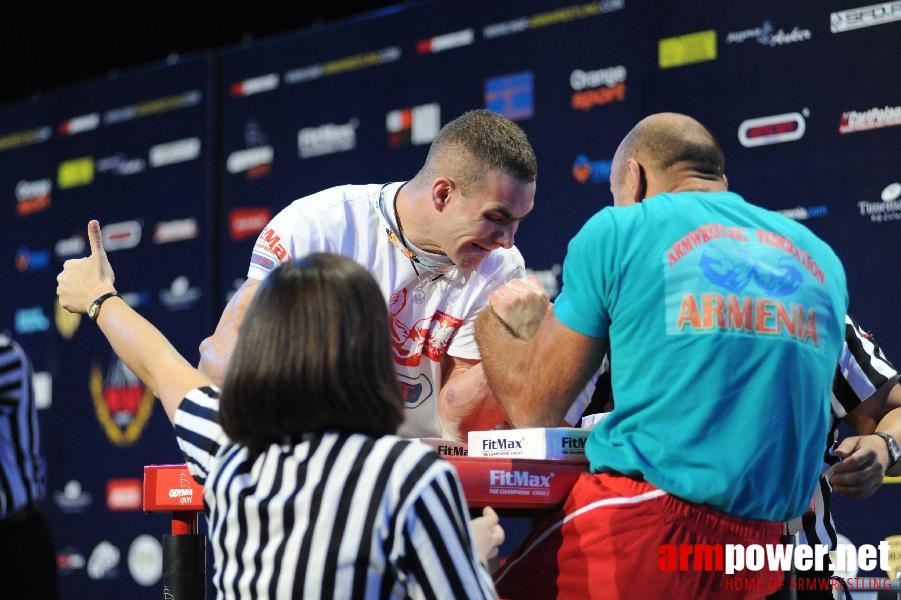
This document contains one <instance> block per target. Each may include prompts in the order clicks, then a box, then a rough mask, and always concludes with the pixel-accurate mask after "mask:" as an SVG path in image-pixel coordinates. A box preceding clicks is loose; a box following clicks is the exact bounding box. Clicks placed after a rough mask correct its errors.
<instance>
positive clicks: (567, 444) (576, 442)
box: [561, 437, 586, 449]
mask: <svg viewBox="0 0 901 600" xmlns="http://www.w3.org/2000/svg"><path fill="white" fill-rule="evenodd" d="M585 439H586V438H568V437H566V438H563V439H562V440H561V442H562V446H563V447H564V448H573V449H581V448H584V447H585Z"/></svg>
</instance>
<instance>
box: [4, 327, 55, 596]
mask: <svg viewBox="0 0 901 600" xmlns="http://www.w3.org/2000/svg"><path fill="white" fill-rule="evenodd" d="M39 442H40V436H39V435H38V418H37V410H36V408H35V405H34V394H33V393H32V389H31V364H30V363H29V362H28V357H27V356H26V355H25V352H23V351H22V348H21V346H19V344H17V343H16V342H15V341H13V340H12V339H11V338H10V337H9V336H8V335H6V334H0V598H36V599H44V598H56V597H57V587H58V581H57V580H58V575H57V569H56V551H55V548H54V544H53V538H52V536H51V533H50V525H49V524H48V523H47V519H46V518H45V517H44V515H43V514H41V512H40V511H39V510H38V507H37V503H38V502H39V501H40V500H43V498H44V493H45V480H44V465H43V462H42V459H41V456H40V452H39Z"/></svg>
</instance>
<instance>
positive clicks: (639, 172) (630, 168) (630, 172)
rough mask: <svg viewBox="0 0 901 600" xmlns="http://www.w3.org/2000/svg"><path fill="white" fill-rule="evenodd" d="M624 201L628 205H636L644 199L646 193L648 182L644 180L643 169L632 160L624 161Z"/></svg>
mask: <svg viewBox="0 0 901 600" xmlns="http://www.w3.org/2000/svg"><path fill="white" fill-rule="evenodd" d="M625 172H626V173H625V176H626V190H627V192H628V196H627V197H626V200H627V201H628V202H629V203H630V204H637V203H639V202H641V201H642V200H644V199H645V196H646V194H647V191H648V182H647V180H646V179H645V173H644V167H642V166H641V163H639V162H638V161H637V160H635V159H634V158H630V159H628V160H626V164H625Z"/></svg>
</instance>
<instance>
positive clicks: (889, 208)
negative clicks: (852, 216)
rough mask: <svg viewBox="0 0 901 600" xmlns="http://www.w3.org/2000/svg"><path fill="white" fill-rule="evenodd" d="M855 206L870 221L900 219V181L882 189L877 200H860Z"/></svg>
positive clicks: (886, 221) (882, 221) (878, 221)
mask: <svg viewBox="0 0 901 600" xmlns="http://www.w3.org/2000/svg"><path fill="white" fill-rule="evenodd" d="M857 208H858V209H859V210H860V215H861V216H862V217H868V218H869V219H870V221H871V222H872V223H888V222H890V221H901V182H898V181H895V182H892V183H890V184H888V185H887V186H885V188H884V189H883V190H882V194H880V198H879V200H860V201H858V202H857Z"/></svg>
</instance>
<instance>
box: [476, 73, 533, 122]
mask: <svg viewBox="0 0 901 600" xmlns="http://www.w3.org/2000/svg"><path fill="white" fill-rule="evenodd" d="M485 108H487V109H488V110H491V111H494V112H496V113H499V114H502V115H504V116H505V117H507V118H508V119H510V120H511V121H522V120H525V119H531V118H532V117H533V116H535V76H534V75H533V74H532V71H522V72H519V73H511V74H509V75H499V76H498V77H491V78H489V79H486V80H485Z"/></svg>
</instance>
